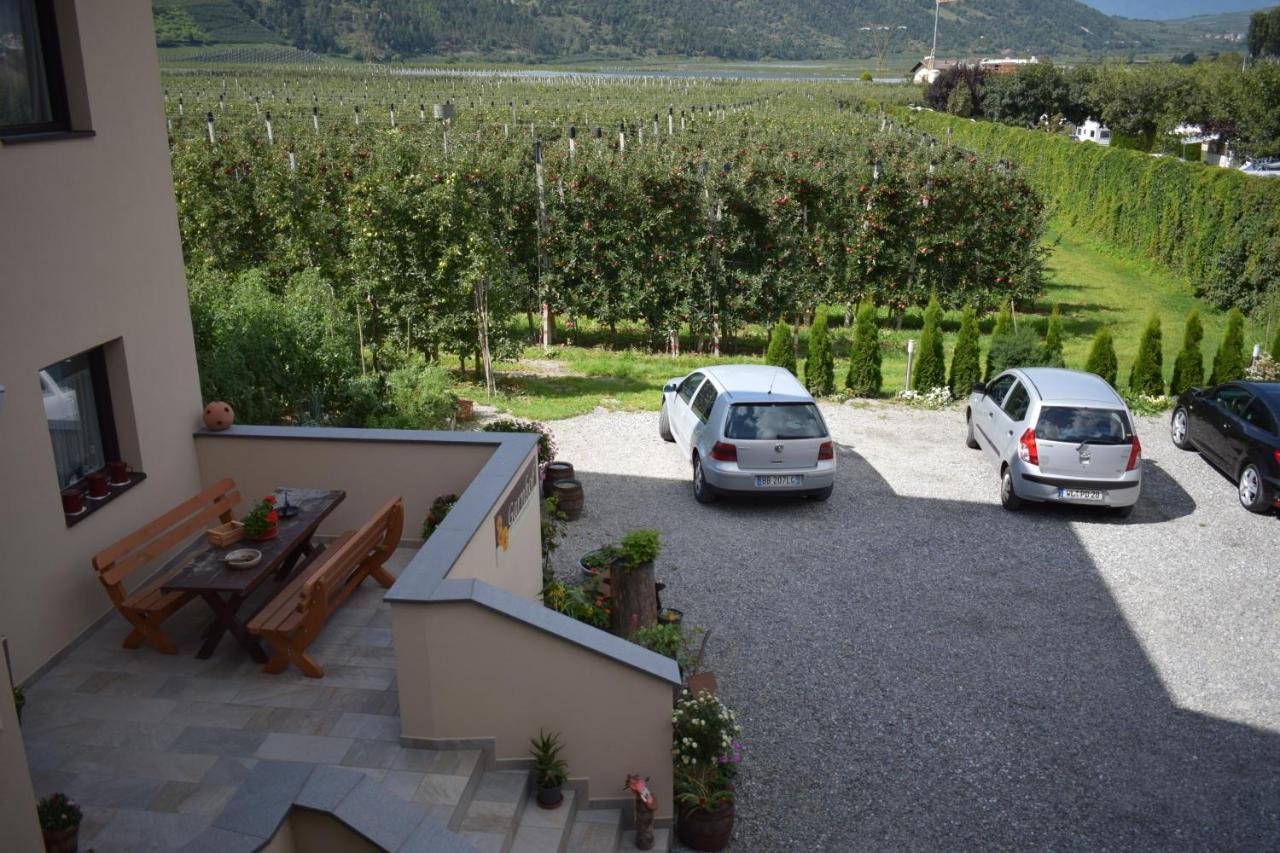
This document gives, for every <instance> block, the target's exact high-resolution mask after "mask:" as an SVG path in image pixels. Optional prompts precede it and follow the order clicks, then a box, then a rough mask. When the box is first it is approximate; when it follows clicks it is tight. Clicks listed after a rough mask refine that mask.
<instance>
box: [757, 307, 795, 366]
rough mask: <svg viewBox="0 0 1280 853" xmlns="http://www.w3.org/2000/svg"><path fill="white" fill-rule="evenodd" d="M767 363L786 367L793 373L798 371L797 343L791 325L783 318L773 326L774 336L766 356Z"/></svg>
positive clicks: (770, 340)
mask: <svg viewBox="0 0 1280 853" xmlns="http://www.w3.org/2000/svg"><path fill="white" fill-rule="evenodd" d="M764 361H765V364H772V365H773V366H774V367H785V368H786V369H787V370H790V371H791V372H792V373H793V374H794V373H795V372H796V345H795V337H794V334H793V333H792V331H791V326H789V325H787V322H786V321H785V320H783V319H781V318H779V319H778V324H777V325H776V326H774V327H773V336H772V337H771V338H769V352H768V353H767V354H766V355H765V358H764Z"/></svg>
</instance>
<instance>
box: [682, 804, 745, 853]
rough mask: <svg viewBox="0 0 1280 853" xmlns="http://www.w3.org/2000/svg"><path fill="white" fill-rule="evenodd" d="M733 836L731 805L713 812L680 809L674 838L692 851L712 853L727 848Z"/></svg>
mask: <svg viewBox="0 0 1280 853" xmlns="http://www.w3.org/2000/svg"><path fill="white" fill-rule="evenodd" d="M732 834H733V803H729V804H728V805H727V806H721V807H720V808H718V809H716V810H715V811H710V812H709V811H705V810H703V809H694V810H688V809H681V810H680V816H679V818H678V820H677V821H676V837H677V838H679V839H680V841H681V843H682V844H684V845H685V846H686V847H689V848H692V849H693V850H705V851H710V853H714V851H717V850H723V849H724V848H725V847H728V846H729V836H730V835H732Z"/></svg>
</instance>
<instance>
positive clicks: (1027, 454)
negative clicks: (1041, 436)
mask: <svg viewBox="0 0 1280 853" xmlns="http://www.w3.org/2000/svg"><path fill="white" fill-rule="evenodd" d="M1018 458H1019V459H1021V460H1022V461H1023V462H1030V463H1031V464H1032V465H1039V464H1040V451H1039V449H1038V448H1037V447H1036V431H1035V430H1033V429H1029V430H1027V431H1026V432H1024V433H1023V434H1022V438H1020V439H1018Z"/></svg>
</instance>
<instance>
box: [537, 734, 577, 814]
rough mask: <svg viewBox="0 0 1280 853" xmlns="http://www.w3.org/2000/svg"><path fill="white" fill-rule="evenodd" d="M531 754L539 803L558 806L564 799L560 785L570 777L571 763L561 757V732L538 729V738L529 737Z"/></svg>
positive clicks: (547, 806)
mask: <svg viewBox="0 0 1280 853" xmlns="http://www.w3.org/2000/svg"><path fill="white" fill-rule="evenodd" d="M529 746H530V749H529V754H530V755H532V756H533V781H534V784H536V785H537V786H538V805H539V806H541V807H542V808H544V809H554V808H558V807H559V805H560V803H561V802H563V801H564V794H563V793H562V792H561V791H560V786H561V785H563V784H564V783H565V780H566V779H568V778H569V765H568V764H566V763H565V761H564V759H563V758H561V757H560V750H561V749H563V746H561V744H560V733H559V732H552V733H551V734H547V733H546V732H544V731H542V730H541V729H539V730H538V736H537V737H536V738H530V739H529Z"/></svg>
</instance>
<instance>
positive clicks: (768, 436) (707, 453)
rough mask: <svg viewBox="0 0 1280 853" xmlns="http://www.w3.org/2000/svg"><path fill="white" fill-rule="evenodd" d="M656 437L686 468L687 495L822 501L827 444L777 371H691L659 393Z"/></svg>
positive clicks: (799, 393) (805, 397)
mask: <svg viewBox="0 0 1280 853" xmlns="http://www.w3.org/2000/svg"><path fill="white" fill-rule="evenodd" d="M658 433H659V435H661V436H662V438H663V439H665V440H666V441H672V442H675V444H676V445H677V446H678V447H679V448H680V450H681V451H682V452H683V453H684V455H685V458H687V459H688V460H689V461H690V463H691V465H692V466H693V496H694V497H695V498H696V499H697V500H698V502H699V503H710V502H711V501H713V500H715V498H716V496H717V495H718V494H721V493H735V494H769V493H777V492H782V493H790V494H801V495H807V496H810V497H814V498H816V499H818V500H823V501H824V500H826V499H827V498H829V497H830V496H831V488H832V486H833V484H834V483H835V476H836V456H835V445H834V444H832V443H831V436H830V434H829V433H828V431H827V424H826V421H824V420H823V419H822V413H821V412H819V411H818V406H817V404H816V403H814V401H813V397H811V396H810V395H809V392H808V391H806V390H805V388H804V386H803V385H801V384H800V381H799V380H798V379H796V378H795V376H793V375H791V372H790V371H788V370H785V369H783V368H781V367H769V366H766V365H759V364H730V365H723V366H719V367H707V368H703V369H702V370H695V371H694V372H693V373H690V374H689V375H688V376H684V377H681V378H678V379H672V380H671V381H670V382H668V383H667V384H666V385H665V386H664V387H663V389H662V411H661V413H660V414H659V415H658Z"/></svg>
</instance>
